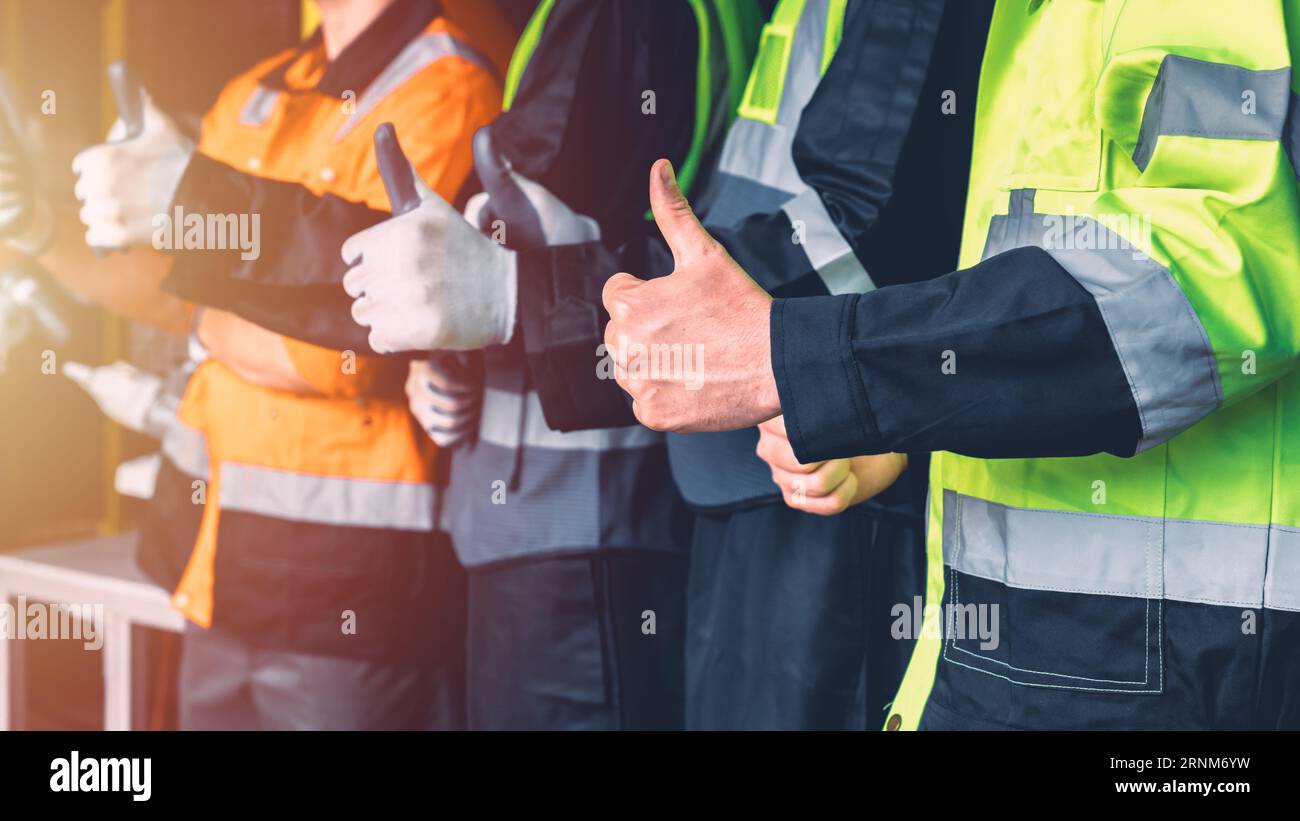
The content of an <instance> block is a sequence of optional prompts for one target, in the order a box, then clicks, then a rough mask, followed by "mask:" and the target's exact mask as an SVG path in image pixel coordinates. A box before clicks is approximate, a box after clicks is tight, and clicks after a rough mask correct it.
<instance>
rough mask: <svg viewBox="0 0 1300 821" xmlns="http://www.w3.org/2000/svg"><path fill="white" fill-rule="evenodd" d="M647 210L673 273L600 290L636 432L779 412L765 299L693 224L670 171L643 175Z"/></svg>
mask: <svg viewBox="0 0 1300 821" xmlns="http://www.w3.org/2000/svg"><path fill="white" fill-rule="evenodd" d="M650 207H651V209H652V210H653V211H654V218H655V222H656V223H657V224H658V226H659V230H660V232H661V233H663V235H664V239H665V240H666V241H667V243H668V247H669V248H670V249H672V252H673V261H674V269H673V272H672V274H670V275H668V276H666V277H662V278H659V279H652V280H649V281H642V280H640V279H637V278H636V277H634V276H632V275H631V274H615V275H614V276H613V277H611V278H610V279H609V281H608V282H606V283H605V291H604V302H605V308H606V310H608V311H609V316H610V321H609V324H608V325H607V326H606V327H605V347H606V351H607V353H608V354H609V355H610V356H611V357H612V358H613V362H614V375H615V378H616V379H617V380H618V384H619V385H620V386H622V388H623V389H624V390H625V391H627V392H628V393H629V394H630V395H631V396H632V399H633V405H632V410H633V412H634V413H635V414H636V417H637V419H638V420H640V422H641V424H643V425H645V426H647V427H649V428H653V429H655V430H671V431H723V430H736V429H739V428H747V427H750V426H751V425H754V424H757V423H758V422H761V421H763V420H764V419H770V418H772V417H773V416H775V415H777V414H778V413H780V412H781V402H780V399H779V398H778V396H777V391H776V378H775V377H774V376H773V373H772V356H771V346H770V341H769V332H768V318H769V314H770V313H771V304H772V298H771V297H770V296H768V295H767V293H766V292H765V291H764V290H763V289H762V288H760V287H759V286H758V285H757V283H755V282H754V280H752V279H750V278H749V275H748V274H746V273H745V271H744V270H743V269H741V267H740V266H739V265H737V264H736V262H735V260H733V259H732V258H731V256H730V255H729V254H728V253H727V251H726V249H724V248H723V247H722V246H721V245H719V244H718V242H717V241H716V240H714V239H713V237H711V236H709V233H708V232H707V231H705V230H704V227H703V226H702V225H700V221H699V220H698V219H696V217H695V213H694V212H693V211H692V210H691V205H690V203H689V202H687V201H686V197H685V196H683V194H682V192H681V189H680V188H679V187H678V185H677V179H676V177H675V175H674V174H673V169H672V165H670V164H669V163H668V161H667V160H659V161H658V162H656V163H655V164H654V167H653V168H651V169H650Z"/></svg>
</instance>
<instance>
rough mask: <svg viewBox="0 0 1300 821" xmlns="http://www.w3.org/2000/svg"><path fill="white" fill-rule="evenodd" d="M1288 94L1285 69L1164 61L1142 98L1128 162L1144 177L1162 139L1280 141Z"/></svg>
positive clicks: (1175, 58) (1189, 59)
mask: <svg viewBox="0 0 1300 821" xmlns="http://www.w3.org/2000/svg"><path fill="white" fill-rule="evenodd" d="M1290 92H1291V69H1290V68H1278V69H1272V70H1270V71H1252V70H1250V69H1247V68H1242V67H1241V66H1234V65H1230V64H1228V63H1211V62H1207V61H1205V60H1197V59H1194V58H1192V57H1183V56H1181V55H1177V54H1170V55H1167V56H1166V57H1165V58H1164V60H1162V61H1161V62H1160V70H1159V71H1158V72H1157V73H1156V79H1155V83H1154V84H1153V85H1152V87H1151V93H1150V94H1149V95H1147V102H1146V107H1145V108H1144V109H1143V111H1142V128H1141V130H1140V131H1139V132H1138V141H1137V146H1136V147H1135V148H1134V149H1133V162H1135V163H1137V167H1138V168H1141V169H1142V170H1144V171H1145V170H1146V167H1147V164H1148V163H1149V162H1151V155H1152V154H1153V153H1154V152H1155V150H1156V141H1157V140H1158V139H1159V138H1160V137H1164V136H1170V137H1173V136H1183V137H1211V138H1214V139H1223V140H1277V139H1280V138H1281V136H1282V130H1283V126H1284V125H1285V123H1286V116H1287V107H1288V103H1289V102H1290V98H1291V94H1290ZM1251 95H1253V99H1252V96H1251ZM1248 102H1250V103H1252V105H1248Z"/></svg>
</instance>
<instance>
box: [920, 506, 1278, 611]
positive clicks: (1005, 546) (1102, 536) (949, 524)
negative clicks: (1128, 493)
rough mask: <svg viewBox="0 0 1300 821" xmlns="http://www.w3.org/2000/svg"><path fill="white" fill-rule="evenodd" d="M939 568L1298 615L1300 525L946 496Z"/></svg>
mask: <svg viewBox="0 0 1300 821" xmlns="http://www.w3.org/2000/svg"><path fill="white" fill-rule="evenodd" d="M943 558H944V564H946V565H948V566H949V567H952V568H954V569H956V570H958V571H960V572H962V573H966V574H969V575H972V576H978V577H980V578H983V579H988V580H990V581H995V582H1000V583H1002V584H1005V585H1007V586H1009V587H1016V588H1022V589H1026V590H1048V591H1055V592H1064V593H1084V594H1090V595H1102V596H1125V597H1129V598H1144V599H1158V598H1164V599H1169V600H1172V601H1184V602H1197V603H1201V604H1214V605H1224V606H1231V607H1253V608H1258V607H1268V608H1271V609H1274V610H1295V611H1300V529H1297V528H1288V527H1282V526H1280V525H1272V526H1269V525H1247V524H1234V523H1229V522H1204V521H1186V520H1180V519H1161V518H1158V517H1144V516H1111V515H1105V514H1099V513H1082V512H1069V511H1056V510H1033V509H1029V508H1018V507H1009V506H1007V505H1000V504H997V503H995V502H989V501H985V500H983V499H977V498H975V497H973V496H966V495H964V494H961V493H957V492H956V491H952V490H945V491H944V492H943Z"/></svg>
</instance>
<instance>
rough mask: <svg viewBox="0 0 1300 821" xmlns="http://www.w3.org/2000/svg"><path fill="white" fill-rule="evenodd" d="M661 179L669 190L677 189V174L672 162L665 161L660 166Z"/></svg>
mask: <svg viewBox="0 0 1300 821" xmlns="http://www.w3.org/2000/svg"><path fill="white" fill-rule="evenodd" d="M659 178H660V179H661V180H663V181H664V185H667V186H668V187H669V188H676V187H677V174H675V173H674V172H673V164H672V163H671V162H670V161H668V160H664V161H663V162H662V163H660V164H659Z"/></svg>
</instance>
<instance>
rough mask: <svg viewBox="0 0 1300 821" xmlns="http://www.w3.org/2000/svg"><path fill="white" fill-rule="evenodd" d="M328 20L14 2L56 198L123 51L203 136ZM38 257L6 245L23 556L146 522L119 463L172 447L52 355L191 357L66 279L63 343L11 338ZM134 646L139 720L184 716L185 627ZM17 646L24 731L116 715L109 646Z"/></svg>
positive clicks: (12, 30)
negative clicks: (253, 68)
mask: <svg viewBox="0 0 1300 821" xmlns="http://www.w3.org/2000/svg"><path fill="white" fill-rule="evenodd" d="M315 24H316V9H315V6H314V3H312V2H310V0H220V2H211V1H210V0H0V68H3V69H4V71H5V73H6V74H7V75H8V77H9V79H10V81H11V83H12V85H13V86H14V87H15V89H16V91H17V95H16V96H17V97H18V99H19V101H20V103H21V104H22V105H23V107H24V108H26V110H27V111H29V112H38V111H39V112H41V114H42V116H39V117H38V118H37V119H38V121H39V124H40V130H39V134H34V135H32V136H33V137H36V138H37V142H36V143H35V144H37V145H39V146H40V147H41V149H42V150H43V156H42V157H41V158H40V159H41V163H42V166H43V171H44V173H43V175H42V183H43V184H44V185H45V186H46V187H47V188H49V189H50V195H51V199H52V200H53V201H64V202H71V201H72V183H73V177H72V173H71V168H70V166H71V161H72V157H73V155H75V154H76V153H77V152H78V151H80V150H81V149H82V148H85V147H86V146H88V145H91V144H93V143H96V142H100V141H102V139H103V137H104V134H105V133H106V130H107V129H108V127H109V125H110V124H111V123H112V121H113V120H114V119H115V117H116V110H115V107H114V104H113V100H112V96H111V94H110V92H109V89H108V86H107V84H106V82H105V68H106V67H107V65H108V64H109V63H110V62H112V61H114V60H117V59H119V58H124V59H126V61H127V62H128V64H129V65H130V66H131V68H132V70H133V71H134V72H135V73H136V74H137V76H138V77H139V78H140V79H141V80H142V81H143V83H144V85H145V87H146V88H147V89H148V90H149V92H150V93H151V94H152V95H153V98H154V100H155V102H157V104H158V105H159V107H161V108H162V109H163V110H164V111H166V112H167V113H169V114H171V115H172V116H173V118H175V119H176V120H177V122H179V123H182V124H189V126H190V127H191V128H193V129H194V130H195V131H197V126H198V122H199V118H200V117H201V116H202V114H203V112H204V111H205V110H206V109H207V108H208V106H209V105H210V104H211V103H212V102H213V101H214V100H215V98H216V95H217V93H218V91H219V90H220V88H221V86H222V85H223V83H224V82H225V80H227V79H228V78H229V77H231V76H232V75H234V74H236V73H237V72H239V71H242V70H244V69H246V68H247V67H248V66H249V65H251V64H252V63H254V62H255V61H257V60H259V59H261V58H262V57H265V56H267V55H270V54H272V53H274V52H276V51H279V50H281V49H284V48H286V47H288V46H291V45H293V44H294V43H296V42H297V41H298V40H299V39H300V38H302V37H303V36H304V35H305V34H309V33H310V32H311V31H312V30H314V28H315ZM24 266H25V263H23V262H21V261H20V260H19V259H18V258H17V257H15V256H13V255H10V254H8V252H7V251H6V250H5V249H3V248H0V348H2V349H0V357H2V358H3V362H0V368H2V370H0V554H9V555H13V554H14V553H15V552H16V551H19V550H22V549H26V548H30V547H32V546H35V545H43V544H48V543H52V542H64V541H68V540H78V539H87V538H91V537H95V536H109V535H112V534H116V533H122V532H125V531H127V530H129V529H130V528H132V527H133V526H134V525H135V524H136V523H137V522H138V520H139V517H140V515H141V513H142V511H143V507H144V503H143V502H140V501H137V500H133V499H130V498H126V497H121V496H119V495H118V494H117V493H115V492H114V489H113V487H114V472H115V470H116V468H117V465H118V464H119V463H121V462H123V461H125V460H127V459H130V458H132V457H134V456H137V455H140V454H144V453H147V452H151V451H154V450H156V449H157V442H154V441H151V440H147V439H145V438H144V437H143V436H140V435H137V434H134V433H131V432H129V431H126V430H124V429H122V428H120V427H118V426H116V425H115V424H114V423H112V422H110V421H108V420H107V419H106V418H105V417H104V416H103V414H102V413H101V412H100V411H99V409H98V408H97V407H96V405H95V404H94V402H93V401H92V400H91V399H90V398H89V396H88V395H87V394H86V393H85V392H84V391H82V390H81V389H80V388H78V387H77V386H75V385H74V384H72V383H71V382H69V381H68V380H67V379H65V378H64V377H63V376H61V375H58V373H57V371H55V372H52V373H51V372H47V371H50V370H52V369H50V368H48V367H47V368H45V369H43V368H42V363H43V362H45V360H46V359H47V358H48V356H49V354H48V353H47V352H53V354H54V356H55V357H57V362H58V367H60V368H61V367H62V364H63V363H64V362H65V361H68V360H75V361H79V362H84V363H87V364H92V365H100V364H108V363H110V362H113V361H115V360H118V359H125V360H128V361H131V362H133V363H134V364H136V365H139V366H141V367H143V368H145V369H147V370H150V371H153V372H155V373H158V374H161V373H163V372H164V371H166V370H167V369H168V368H169V367H170V366H171V365H172V364H174V363H175V362H178V361H179V360H180V359H181V358H182V357H183V355H184V350H183V345H184V342H183V340H177V339H175V338H172V337H168V336H167V335H166V334H164V333H162V332H161V331H155V330H153V329H151V328H148V327H145V326H139V325H135V324H132V323H127V322H121V321H118V320H114V319H112V318H110V317H108V316H107V315H106V314H104V313H103V312H102V311H99V310H96V309H94V308H93V307H90V306H85V305H80V304H78V303H77V302H76V301H75V300H73V299H71V298H69V297H67V296H66V295H65V294H64V293H63V292H61V291H59V289H58V287H57V286H55V285H53V284H52V283H50V287H48V288H45V289H44V290H45V296H46V298H47V299H48V300H49V301H51V302H52V303H54V305H55V307H57V310H58V314H59V316H60V317H61V318H62V320H63V322H64V324H65V325H66V335H63V336H62V338H55V337H58V336H60V335H59V334H51V333H50V332H49V331H48V330H47V329H45V328H43V327H41V325H40V323H36V322H31V323H26V324H27V325H30V327H27V328H25V329H23V330H24V332H22V333H13V332H11V333H3V330H4V328H5V323H6V321H7V320H6V317H5V315H4V314H5V312H6V310H7V309H8V310H9V313H10V314H13V313H15V312H14V311H13V310H12V309H13V303H12V301H9V302H7V301H6V300H5V296H4V287H3V283H4V282H5V281H8V282H15V281H18V280H20V279H22V278H24V277H28V278H33V279H35V280H36V281H39V282H42V283H49V280H48V278H43V277H42V276H41V274H40V272H39V271H31V270H29V269H28V268H26V267H24ZM10 319H11V320H12V317H11V318H10ZM10 331H13V327H12V326H11V327H10ZM3 581H4V580H3V579H0V582H3ZM131 643H132V645H133V646H134V649H135V652H134V653H133V658H132V665H133V667H135V668H136V669H135V670H134V674H133V677H134V678H135V680H136V686H135V687H134V688H133V689H134V691H135V693H134V698H135V699H137V701H138V704H139V705H140V707H139V708H138V709H137V710H136V711H134V716H133V718H132V723H133V724H134V725H135V726H139V727H155V728H162V727H167V726H170V725H171V723H172V721H173V717H172V711H173V710H174V703H173V700H172V698H171V697H170V695H169V694H171V693H174V681H172V680H170V679H169V676H174V663H173V662H174V655H175V651H176V641H175V637H174V636H172V635H170V634H167V633H162V632H158V631H153V630H148V629H146V628H141V627H135V628H132V638H131ZM8 644H9V645H10V652H11V655H13V656H15V657H17V656H18V655H19V653H21V660H22V663H21V664H18V663H17V662H15V663H14V664H13V665H12V666H13V672H14V679H15V680H14V681H13V682H12V686H11V688H10V689H11V694H10V695H11V699H12V700H13V701H14V702H15V706H16V709H15V716H16V717H15V719H14V721H13V724H14V726H16V727H24V728H33V729H35V728H81V727H86V728H93V727H101V726H104V716H105V709H104V704H103V696H102V694H101V693H100V688H99V687H97V686H95V685H96V684H97V683H98V682H99V681H100V680H101V672H102V671H101V670H100V669H98V668H99V667H100V666H102V665H103V661H102V659H101V658H100V657H101V655H102V654H101V653H96V652H85V651H83V649H82V643H81V642H79V641H75V640H69V641H42V642H9V643H8ZM25 645H26V646H25ZM103 674H104V675H105V676H106V675H107V673H106V672H104V673H103ZM151 695H157V696H158V697H157V698H151ZM18 702H21V704H19V703H18Z"/></svg>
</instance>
